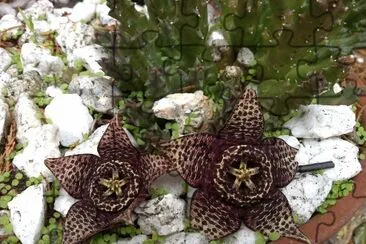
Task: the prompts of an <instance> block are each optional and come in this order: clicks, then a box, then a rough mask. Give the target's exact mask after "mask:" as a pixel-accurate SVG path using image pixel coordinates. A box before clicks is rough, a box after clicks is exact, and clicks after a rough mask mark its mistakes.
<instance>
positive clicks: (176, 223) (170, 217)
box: [135, 194, 185, 235]
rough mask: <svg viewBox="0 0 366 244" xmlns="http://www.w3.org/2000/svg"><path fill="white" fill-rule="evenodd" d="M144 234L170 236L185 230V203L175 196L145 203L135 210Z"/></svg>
mask: <svg viewBox="0 0 366 244" xmlns="http://www.w3.org/2000/svg"><path fill="white" fill-rule="evenodd" d="M135 212H136V213H137V214H138V220H137V223H138V225H139V226H140V228H141V231H142V233H144V234H145V235H150V234H152V233H154V232H156V233H157V234H159V235H169V234H173V233H175V232H180V231H182V230H183V229H184V219H185V202H184V201H183V200H181V199H177V198H176V197H175V196H174V195H173V194H167V195H164V196H162V197H158V198H154V199H152V200H149V201H146V202H143V203H142V204H140V206H139V207H137V208H136V209H135Z"/></svg>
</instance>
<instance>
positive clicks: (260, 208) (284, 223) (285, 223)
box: [243, 191, 310, 243]
mask: <svg viewBox="0 0 366 244" xmlns="http://www.w3.org/2000/svg"><path fill="white" fill-rule="evenodd" d="M243 217H244V218H243V220H244V223H245V224H246V225H247V226H248V227H249V228H251V229H252V230H254V231H259V232H261V233H263V234H265V235H267V236H268V235H269V234H270V233H273V232H277V233H279V234H280V235H282V236H287V237H292V238H295V239H297V240H301V241H304V242H306V243H310V241H309V239H308V238H307V237H306V236H305V235H304V234H303V233H301V231H300V230H299V229H298V228H297V227H296V225H295V223H294V221H293V219H292V212H291V208H290V206H289V204H288V202H287V199H286V197H285V196H284V195H283V194H282V193H281V192H280V191H277V192H276V193H275V194H274V196H273V198H272V199H263V201H262V202H260V203H258V204H253V205H251V206H249V207H247V208H245V212H244V216H243Z"/></svg>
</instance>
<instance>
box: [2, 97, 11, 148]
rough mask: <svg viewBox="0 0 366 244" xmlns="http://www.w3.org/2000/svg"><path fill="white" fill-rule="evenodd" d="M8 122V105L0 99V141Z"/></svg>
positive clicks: (3, 136)
mask: <svg viewBox="0 0 366 244" xmlns="http://www.w3.org/2000/svg"><path fill="white" fill-rule="evenodd" d="M9 122H10V114H9V106H8V104H6V103H5V102H4V100H2V99H0V142H1V143H2V142H3V141H4V138H5V135H6V131H7V128H8V125H9Z"/></svg>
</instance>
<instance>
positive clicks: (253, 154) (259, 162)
mask: <svg viewBox="0 0 366 244" xmlns="http://www.w3.org/2000/svg"><path fill="white" fill-rule="evenodd" d="M241 163H243V164H245V165H246V167H247V168H248V169H251V170H252V171H254V172H255V171H256V172H257V173H256V174H254V175H252V176H250V182H251V183H253V184H250V185H252V187H253V186H254V188H252V189H250V185H249V184H248V185H246V184H245V182H242V184H240V187H239V188H236V187H235V185H236V184H237V181H236V179H238V178H237V177H235V176H234V175H233V173H232V171H233V169H234V171H235V169H236V168H239V165H240V164H241ZM273 186H274V185H273V176H272V165H271V161H270V160H269V158H268V157H267V155H266V153H265V152H264V151H263V150H262V149H261V148H260V147H255V146H251V145H240V146H231V147H229V148H228V149H226V150H225V151H224V153H223V154H222V157H221V160H220V161H219V162H218V164H217V167H215V172H214V178H213V187H214V189H215V191H216V192H217V193H216V194H218V196H219V197H221V198H222V199H225V200H226V201H228V202H230V203H232V204H235V205H239V206H244V205H246V204H250V203H254V202H257V201H260V200H261V199H262V198H265V197H267V195H268V194H272V192H273V189H274V187H273Z"/></svg>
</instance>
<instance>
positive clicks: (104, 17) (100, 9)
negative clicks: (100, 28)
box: [96, 4, 117, 26]
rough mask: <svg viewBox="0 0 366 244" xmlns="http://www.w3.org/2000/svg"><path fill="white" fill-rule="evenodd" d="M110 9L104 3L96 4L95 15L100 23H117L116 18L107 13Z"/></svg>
mask: <svg viewBox="0 0 366 244" xmlns="http://www.w3.org/2000/svg"><path fill="white" fill-rule="evenodd" d="M110 11H111V9H110V8H109V7H108V6H107V5H105V4H98V5H97V8H96V15H97V17H98V18H99V21H100V23H101V24H102V25H107V26H111V25H117V20H116V19H115V18H113V17H112V16H110V15H109V12H110Z"/></svg>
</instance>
